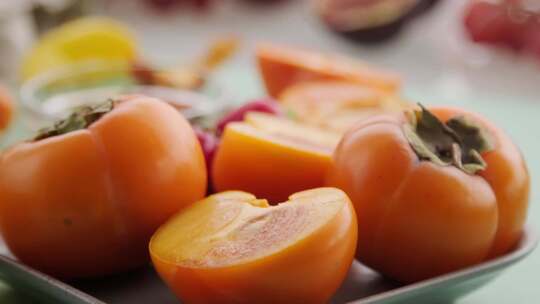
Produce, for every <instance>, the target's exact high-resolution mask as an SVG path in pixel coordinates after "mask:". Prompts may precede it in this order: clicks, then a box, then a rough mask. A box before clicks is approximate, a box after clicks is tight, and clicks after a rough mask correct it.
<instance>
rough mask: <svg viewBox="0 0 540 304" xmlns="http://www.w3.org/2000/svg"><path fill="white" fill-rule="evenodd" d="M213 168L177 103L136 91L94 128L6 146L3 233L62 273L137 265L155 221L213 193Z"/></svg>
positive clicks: (20, 252)
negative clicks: (210, 169) (207, 166)
mask: <svg viewBox="0 0 540 304" xmlns="http://www.w3.org/2000/svg"><path fill="white" fill-rule="evenodd" d="M205 170H206V169H205V163H204V158H203V154H202V151H201V148H200V145H199V144H198V141H197V139H196V137H195V134H194V133H193V130H192V128H191V126H190V125H189V123H188V122H187V121H186V120H185V119H184V118H183V117H182V116H181V115H180V114H179V113H178V112H177V111H176V110H174V109H173V108H172V107H171V106H169V105H167V104H166V103H164V102H161V101H159V100H156V99H152V98H148V97H144V96H139V97H137V96H130V97H129V100H127V98H126V100H124V101H123V102H120V103H118V104H116V106H115V107H114V109H113V110H112V111H111V112H109V113H107V114H105V115H104V116H103V117H101V118H100V119H99V120H98V121H96V122H95V123H93V124H92V125H90V126H89V127H88V128H86V129H82V130H77V131H73V132H69V133H66V134H63V135H58V136H53V137H49V138H46V139H42V140H38V141H29V142H23V143H20V144H18V145H15V146H14V147H12V148H10V149H9V150H7V151H5V152H4V153H3V154H2V156H1V157H0V229H1V232H2V236H3V238H4V240H5V242H6V244H7V246H8V247H9V249H10V250H11V252H12V253H13V254H14V255H15V256H16V257H17V258H19V259H20V260H21V261H23V262H24V263H26V264H28V265H30V266H32V267H35V268H37V269H39V270H42V271H44V272H46V273H48V274H51V275H54V276H57V277H61V278H76V277H90V276H97V275H104V274H110V273H114V272H118V271H122V270H126V269H130V268H133V267H137V266H140V265H142V264H144V263H146V262H147V261H148V254H147V250H146V245H147V242H148V240H149V239H150V237H151V235H152V233H153V232H154V231H155V229H157V228H158V227H159V225H161V224H162V223H163V222H164V221H166V220H167V219H168V218H169V217H170V216H171V215H172V214H174V213H176V212H177V211H178V210H180V209H182V208H183V207H185V206H187V205H189V204H191V203H193V202H195V201H197V200H198V199H200V198H202V197H203V196H204V194H205V191H206V178H207V177H206V171H205Z"/></svg>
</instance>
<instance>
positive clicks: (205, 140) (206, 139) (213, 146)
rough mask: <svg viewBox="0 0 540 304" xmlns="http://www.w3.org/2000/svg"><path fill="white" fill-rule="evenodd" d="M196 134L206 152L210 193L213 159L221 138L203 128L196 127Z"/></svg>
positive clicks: (205, 158) (209, 189) (209, 190)
mask: <svg viewBox="0 0 540 304" xmlns="http://www.w3.org/2000/svg"><path fill="white" fill-rule="evenodd" d="M193 129H194V130H195V135H197V139H198V140H199V143H200V144H201V148H202V151H203V154H204V160H205V161H206V173H207V176H208V187H207V189H208V193H210V192H211V191H212V181H211V178H210V177H211V172H212V161H213V160H214V155H215V154H216V151H217V148H218V146H219V139H218V138H217V137H216V136H215V135H214V134H213V133H211V132H208V131H205V130H202V129H200V128H197V127H194V128H193Z"/></svg>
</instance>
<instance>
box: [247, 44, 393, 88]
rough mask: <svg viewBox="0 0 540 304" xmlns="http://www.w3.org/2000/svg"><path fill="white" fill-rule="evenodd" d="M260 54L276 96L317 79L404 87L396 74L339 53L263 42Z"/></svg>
mask: <svg viewBox="0 0 540 304" xmlns="http://www.w3.org/2000/svg"><path fill="white" fill-rule="evenodd" d="M256 56H257V61H258V64H259V70H260V73H261V76H262V78H263V80H264V84H265V86H266V90H267V91H268V93H269V94H270V95H271V96H273V97H278V96H279V95H280V94H281V92H283V90H284V89H286V88H287V87H289V86H291V85H293V84H295V83H298V82H303V81H313V80H345V81H352V82H355V83H359V84H362V85H366V86H369V87H373V88H377V89H380V90H383V91H387V92H396V91H397V90H399V87H400V80H399V77H398V76H397V75H396V74H393V73H390V72H387V71H384V70H382V69H378V68H374V67H372V66H370V65H368V64H366V63H365V62H362V61H360V60H357V59H352V58H347V57H343V56H339V55H335V54H325V53H319V52H315V51H307V50H304V49H300V48H293V47H286V46H278V45H273V44H261V45H259V46H258V48H257V55H256Z"/></svg>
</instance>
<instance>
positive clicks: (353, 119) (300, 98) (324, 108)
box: [279, 81, 408, 132]
mask: <svg viewBox="0 0 540 304" xmlns="http://www.w3.org/2000/svg"><path fill="white" fill-rule="evenodd" d="M279 101H280V102H281V105H282V106H283V108H284V109H285V111H286V112H287V113H288V114H290V115H291V116H292V117H293V118H294V119H295V120H298V121H301V122H305V123H309V124H313V125H316V126H319V127H322V128H327V129H330V130H334V131H337V132H345V131H346V130H347V129H348V128H349V127H351V126H352V125H354V124H355V123H357V122H358V121H361V120H363V119H366V118H369V117H371V116H373V115H377V114H381V113H385V112H396V111H402V110H403V109H404V108H406V107H407V106H408V104H407V103H406V102H404V101H402V100H400V99H399V98H398V97H397V96H395V95H394V94H388V93H385V92H382V91H380V90H377V89H373V88H370V87H367V86H363V85H359V84H358V83H354V82H348V81H309V82H301V83H298V84H295V85H292V86H290V87H288V88H287V89H286V90H284V91H283V93H282V94H281V95H280V96H279Z"/></svg>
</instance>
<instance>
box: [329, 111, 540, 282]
mask: <svg viewBox="0 0 540 304" xmlns="http://www.w3.org/2000/svg"><path fill="white" fill-rule="evenodd" d="M430 111H431V112H432V113H433V114H435V115H436V116H437V117H438V118H439V119H441V120H442V121H446V120H448V119H450V118H451V117H454V116H458V115H466V116H469V117H472V118H473V119H474V120H475V121H477V122H478V123H480V124H481V125H482V126H483V127H484V128H486V129H487V130H488V131H489V133H490V134H491V136H492V138H493V141H494V149H493V150H492V151H490V152H487V153H483V155H482V156H483V158H484V160H485V161H486V163H487V169H486V170H485V171H482V172H480V173H479V174H477V175H469V174H466V173H464V172H463V171H461V170H459V169H457V168H455V167H451V166H449V167H442V166H438V165H435V164H433V163H431V162H427V161H419V159H418V157H417V155H416V154H415V152H414V151H413V150H412V148H411V147H410V145H409V143H408V141H407V140H406V138H405V136H404V134H403V131H402V126H403V124H404V123H405V121H406V119H405V117H404V115H396V116H390V115H381V116H377V117H374V118H372V119H368V120H366V121H364V122H361V123H359V124H358V125H357V126H355V127H354V128H353V129H351V130H349V132H348V133H347V134H346V135H345V137H344V138H343V139H342V141H341V142H340V144H339V145H338V147H337V149H336V151H335V153H334V164H333V168H332V169H331V170H330V173H329V175H328V184H329V185H333V186H336V187H338V188H341V189H342V190H344V191H345V192H346V193H347V194H348V195H349V197H350V198H351V201H352V202H353V204H354V206H355V210H356V214H357V217H358V248H357V252H356V256H357V258H358V259H359V260H360V261H361V262H363V263H365V264H366V265H368V266H370V267H372V268H374V269H375V270H377V271H380V272H381V273H383V274H385V275H387V276H388V277H391V278H393V279H396V280H398V281H401V282H414V281H419V280H422V279H426V278H430V277H433V276H436V275H440V274H443V273H446V272H449V271H453V270H457V269H459V268H463V267H466V266H470V265H473V264H475V263H479V262H481V261H483V260H485V259H487V258H489V257H491V256H495V255H499V254H503V253H506V252H507V251H508V250H510V249H511V248H512V247H513V246H515V245H516V243H517V242H518V241H519V238H520V236H521V232H522V228H523V225H524V222H525V216H526V213H527V206H528V193H529V175H528V172H527V168H526V166H525V163H524V161H523V159H522V157H521V154H520V152H519V151H518V149H517V148H516V147H515V146H514V145H513V144H512V143H511V142H510V140H509V139H508V137H507V136H506V135H505V134H504V133H503V132H502V131H501V130H500V129H498V128H496V127H495V126H494V125H492V124H491V123H489V122H487V121H486V120H485V119H483V118H481V117H479V116H478V115H475V114H472V113H469V112H466V111H464V110H459V109H453V108H433V109H430Z"/></svg>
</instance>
